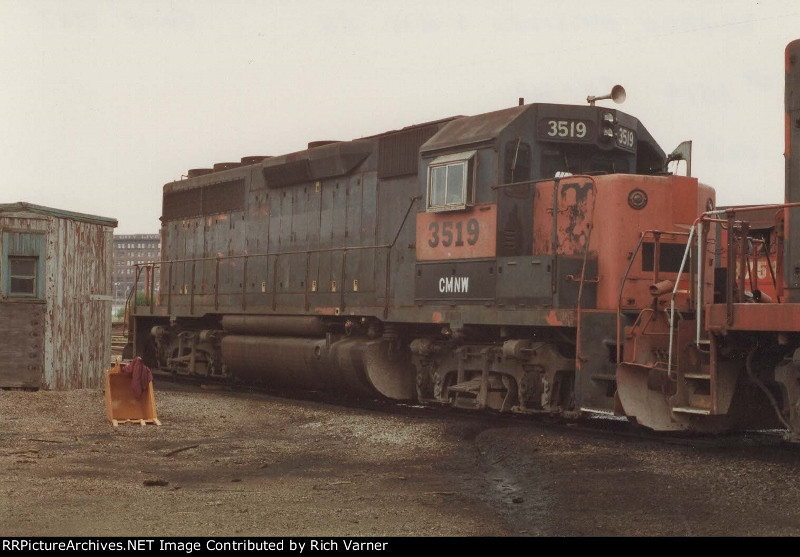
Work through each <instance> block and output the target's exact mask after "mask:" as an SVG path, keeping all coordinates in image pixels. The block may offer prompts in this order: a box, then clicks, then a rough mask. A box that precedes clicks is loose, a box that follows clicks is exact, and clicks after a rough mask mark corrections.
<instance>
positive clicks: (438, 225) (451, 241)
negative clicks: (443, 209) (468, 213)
mask: <svg viewBox="0 0 800 557" xmlns="http://www.w3.org/2000/svg"><path fill="white" fill-rule="evenodd" d="M479 234H480V226H479V225H478V220H477V219H469V220H467V221H466V222H465V221H463V220H457V221H451V220H445V221H441V222H437V221H433V222H431V223H430V224H429V225H428V245H429V246H430V247H432V248H435V247H438V246H440V245H441V246H442V247H445V248H448V247H450V246H463V245H464V242H466V243H467V244H468V245H470V246H474V245H475V244H476V243H477V242H478V236H479Z"/></svg>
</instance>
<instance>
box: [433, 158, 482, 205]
mask: <svg viewBox="0 0 800 557" xmlns="http://www.w3.org/2000/svg"><path fill="white" fill-rule="evenodd" d="M474 174H475V151H468V152H465V153H455V154H453V155H445V156H442V157H437V158H436V159H434V160H433V161H432V162H431V163H430V165H429V166H428V204H427V206H428V210H429V211H452V210H457V209H464V208H465V207H466V206H467V205H469V204H470V203H472V201H473V198H474V190H473V188H474V186H473V183H474V181H475V180H474Z"/></svg>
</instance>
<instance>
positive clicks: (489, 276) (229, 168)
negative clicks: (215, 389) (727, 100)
mask: <svg viewBox="0 0 800 557" xmlns="http://www.w3.org/2000/svg"><path fill="white" fill-rule="evenodd" d="M799 42H800V41H795V42H793V43H791V44H790V45H789V46H788V47H787V51H786V59H787V81H786V84H787V85H786V89H787V151H786V154H787V198H786V201H787V202H789V203H794V202H797V201H800V171H798V163H797V160H798V159H800V156H798V155H797V149H798V148H797V145H800V141H798V140H796V136H797V133H798V128H799V127H800V124H798V121H799V120H800V118H799V117H798V108H799V107H800V99H799V98H798V97H800V86H799V85H798V81H800V78H798V75H800V73H798V69H797V62H796V57H797V55H798V51H800V45H799V44H798V43H799ZM790 60H791V63H790ZM623 97H624V90H623V89H622V88H621V87H615V88H614V90H613V91H612V93H611V94H610V95H607V96H603V97H588V98H587V104H585V105H564V104H549V103H531V104H526V103H525V102H524V100H523V99H520V100H519V103H518V105H516V106H512V107H510V108H503V109H500V110H497V111H493V112H489V113H486V114H479V115H475V116H454V117H449V118H445V119H442V120H437V121H433V122H426V123H422V124H417V125H412V126H408V127H405V128H402V129H398V130H393V131H388V132H385V133H381V134H378V135H373V136H368V137H362V138H359V139H354V140H350V141H315V142H312V143H309V144H308V148H307V149H304V150H302V151H297V152H293V153H289V154H284V155H280V156H247V157H243V158H242V159H241V160H240V161H237V162H228V163H217V164H214V165H213V167H210V168H196V169H191V170H189V171H188V173H187V175H186V176H185V177H184V178H182V179H180V180H178V181H174V182H170V183H168V184H166V185H165V186H164V188H163V206H162V217H161V259H160V261H156V262H150V263H144V264H141V265H139V266H138V267H137V281H138V285H139V289H140V290H142V291H144V293H145V302H144V303H141V302H140V303H138V304H137V303H135V298H133V299H132V301H133V302H134V303H133V304H132V307H131V309H130V329H129V330H130V333H129V334H130V338H129V347H130V351H129V354H130V355H139V356H142V357H143V359H144V361H145V363H147V364H148V365H149V366H150V367H151V368H152V369H153V370H154V371H155V372H156V373H167V374H173V375H176V376H184V377H193V378H199V379H202V380H205V381H209V380H220V381H231V382H236V383H246V384H258V385H261V386H264V387H267V388H274V389H303V390H319V391H328V392H335V393H340V394H342V395H343V396H357V397H372V398H374V397H382V398H388V399H393V400H404V401H415V402H417V403H420V404H431V405H445V406H454V407H459V408H468V409H475V410H483V411H495V412H516V413H524V414H546V415H551V416H560V417H564V418H568V419H569V418H578V417H580V416H582V415H585V414H587V413H596V412H600V413H607V414H615V415H619V416H628V417H629V418H630V419H631V420H632V421H636V422H638V423H639V424H641V425H643V426H646V427H648V428H651V429H654V430H658V431H674V430H690V431H701V432H707V431H726V430H738V429H748V428H756V427H758V428H763V427H777V428H788V429H789V430H790V432H794V431H797V430H800V418H798V409H800V383H798V378H799V377H800V371H798V370H799V369H800V356H798V355H795V351H797V354H800V350H798V348H800V341H799V339H798V333H797V331H798V330H800V326H799V325H800V317H798V316H800V309H798V308H800V306H798V305H797V303H798V302H799V301H800V300H798V298H800V240H798V238H797V235H798V233H800V232H798V231H800V224H798V225H795V226H794V227H791V226H790V224H791V223H792V222H795V221H796V220H797V217H798V216H800V209H797V208H795V206H794V205H791V204H790V205H780V206H779V205H774V206H769V207H760V208H758V211H757V212H756V214H757V215H758V218H757V219H756V220H757V221H758V223H759V226H754V227H753V228H752V230H751V228H750V226H749V224H748V223H749V221H748V220H747V215H748V214H752V213H750V212H749V211H750V209H749V208H741V207H739V208H723V209H718V208H717V207H716V194H715V190H714V189H713V188H712V187H711V186H709V185H706V184H703V183H701V182H699V181H698V179H697V178H695V177H692V176H690V175H686V176H680V175H677V174H675V173H671V172H668V162H670V161H671V160H673V159H675V158H678V157H681V156H685V155H681V154H680V152H681V150H676V151H674V152H672V153H671V154H669V155H668V154H667V153H666V152H665V151H664V150H663V149H662V147H660V146H659V145H658V144H657V142H656V141H655V140H654V138H653V137H652V136H651V134H650V133H649V132H648V131H647V129H646V128H645V126H644V125H643V124H642V122H640V121H639V120H638V119H637V118H635V117H633V116H631V115H629V114H626V113H624V112H622V111H620V110H618V109H616V108H612V107H609V106H604V105H605V104H609V105H611V106H613V104H612V103H610V102H609V103H603V102H599V101H605V100H608V99H611V100H613V101H616V102H619V101H621V100H623ZM790 138H792V139H794V141H792V142H791V145H793V146H794V149H795V154H794V156H791V149H790ZM687 174H689V173H688V172H687ZM765 215H766V216H765ZM773 217H775V219H777V220H775V219H773ZM753 231H755V232H757V233H758V234H756V235H754V234H752V233H751V232H753ZM792 235H794V236H792ZM776 247H777V248H776ZM776 249H777V250H778V251H776ZM781 250H785V254H784V253H783V251H781ZM776 253H777V254H778V256H775V255H774V254H776ZM769 254H773V258H776V257H777V259H779V261H776V263H778V265H777V267H778V274H780V273H785V274H786V278H785V279H784V280H781V279H780V277H775V276H772V280H770V281H769V282H770V286H768V285H767V284H766V281H764V280H762V284H761V286H760V287H758V285H755V284H754V283H753V281H752V280H751V277H752V275H753V274H754V273H751V274H750V275H748V273H747V270H748V269H751V267H750V265H752V264H753V262H756V263H758V262H759V261H763V259H764V258H765V257H766V258H767V265H769V264H770V263H771V261H770V260H769V259H768V257H769ZM780 261H784V262H785V263H784V264H783V265H781V264H780ZM770 268H771V267H770ZM156 276H157V277H158V280H157V281H156V280H155V277H156ZM746 276H748V281H745V277H746ZM767 292H769V293H770V294H769V295H768V294H767Z"/></svg>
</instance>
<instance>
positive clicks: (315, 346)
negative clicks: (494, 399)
mask: <svg viewBox="0 0 800 557" xmlns="http://www.w3.org/2000/svg"><path fill="white" fill-rule="evenodd" d="M222 358H223V360H224V361H225V363H226V365H227V366H228V369H229V371H230V372H231V373H232V374H233V376H234V377H236V378H237V379H240V380H242V381H244V382H248V383H250V382H252V383H256V384H259V385H263V386H265V387H268V388H285V389H299V390H311V391H324V392H336V393H342V394H347V395H350V396H354V397H361V398H363V397H372V398H389V399H393V400H411V399H413V398H414V397H415V394H416V386H415V380H416V369H415V368H414V366H413V365H412V363H411V359H410V354H408V353H407V352H406V351H401V350H398V349H396V348H394V345H393V344H392V343H391V342H388V341H386V340H382V339H377V340H370V339H364V338H350V337H342V338H339V339H335V340H331V339H329V338H303V337H268V336H256V335H239V334H232V335H227V336H226V337H224V338H223V339H222Z"/></svg>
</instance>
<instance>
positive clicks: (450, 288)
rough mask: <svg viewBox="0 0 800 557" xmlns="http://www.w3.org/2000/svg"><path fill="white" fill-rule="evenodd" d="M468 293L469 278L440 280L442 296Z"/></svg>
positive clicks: (445, 278) (444, 278)
mask: <svg viewBox="0 0 800 557" xmlns="http://www.w3.org/2000/svg"><path fill="white" fill-rule="evenodd" d="M468 291H469V277H442V278H440V279H439V292H441V293H442V294H447V293H451V292H459V293H460V292H465V293H466V292H468Z"/></svg>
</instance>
